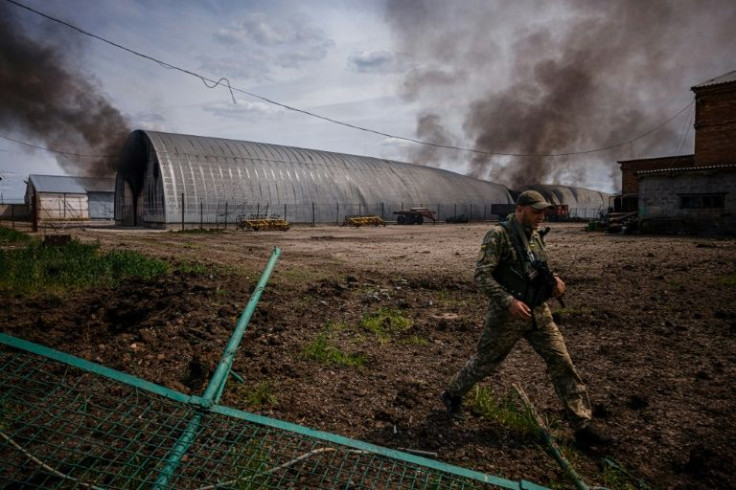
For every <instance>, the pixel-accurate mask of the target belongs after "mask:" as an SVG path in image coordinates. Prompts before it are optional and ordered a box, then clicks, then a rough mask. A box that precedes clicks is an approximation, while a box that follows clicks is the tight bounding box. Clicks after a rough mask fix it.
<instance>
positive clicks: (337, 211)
mask: <svg viewBox="0 0 736 490" xmlns="http://www.w3.org/2000/svg"><path fill="white" fill-rule="evenodd" d="M339 224H340V203H339V202H337V203H335V225H336V226H337V225H339Z"/></svg>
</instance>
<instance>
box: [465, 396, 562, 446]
mask: <svg viewBox="0 0 736 490" xmlns="http://www.w3.org/2000/svg"><path fill="white" fill-rule="evenodd" d="M466 400H467V399H466ZM467 402H468V405H469V408H470V410H472V411H473V413H475V414H477V415H480V416H481V417H485V418H488V419H490V420H495V421H497V422H498V423H500V424H501V425H503V426H504V427H506V428H508V429H511V430H514V431H516V432H521V433H522V434H524V435H527V436H533V437H540V435H541V434H540V431H539V427H537V423H536V421H535V420H534V417H532V415H531V414H530V413H529V412H528V411H527V410H526V409H525V408H520V407H519V405H518V404H517V403H516V401H515V399H513V398H512V397H511V396H510V395H507V396H506V397H505V398H503V399H499V398H497V397H496V396H495V395H494V394H493V391H492V390H491V389H490V388H486V387H481V386H478V385H476V386H475V389H474V390H473V393H472V395H471V397H470V399H469V400H467ZM548 427H549V426H548Z"/></svg>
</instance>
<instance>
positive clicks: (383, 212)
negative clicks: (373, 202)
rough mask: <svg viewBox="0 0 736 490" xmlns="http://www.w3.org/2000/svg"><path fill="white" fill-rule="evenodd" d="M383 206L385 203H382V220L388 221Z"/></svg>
mask: <svg viewBox="0 0 736 490" xmlns="http://www.w3.org/2000/svg"><path fill="white" fill-rule="evenodd" d="M383 204H384V203H381V219H383V220H385V219H386V213H385V210H384V206H383Z"/></svg>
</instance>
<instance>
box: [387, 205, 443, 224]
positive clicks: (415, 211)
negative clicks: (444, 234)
mask: <svg viewBox="0 0 736 490" xmlns="http://www.w3.org/2000/svg"><path fill="white" fill-rule="evenodd" d="M394 214H395V215H396V224H398V225H421V224H422V223H424V218H427V219H430V220H432V222H435V221H437V216H436V215H435V213H434V211H432V210H431V209H429V208H421V207H418V208H409V209H402V210H399V211H394Z"/></svg>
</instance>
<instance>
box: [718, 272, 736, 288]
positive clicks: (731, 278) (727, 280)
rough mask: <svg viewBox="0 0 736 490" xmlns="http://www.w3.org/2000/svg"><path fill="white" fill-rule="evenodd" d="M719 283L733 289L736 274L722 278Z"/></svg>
mask: <svg viewBox="0 0 736 490" xmlns="http://www.w3.org/2000/svg"><path fill="white" fill-rule="evenodd" d="M719 282H720V283H721V284H723V285H724V286H729V287H735V286H736V274H731V275H730V276H726V277H722V278H721V279H720V280H719Z"/></svg>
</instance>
